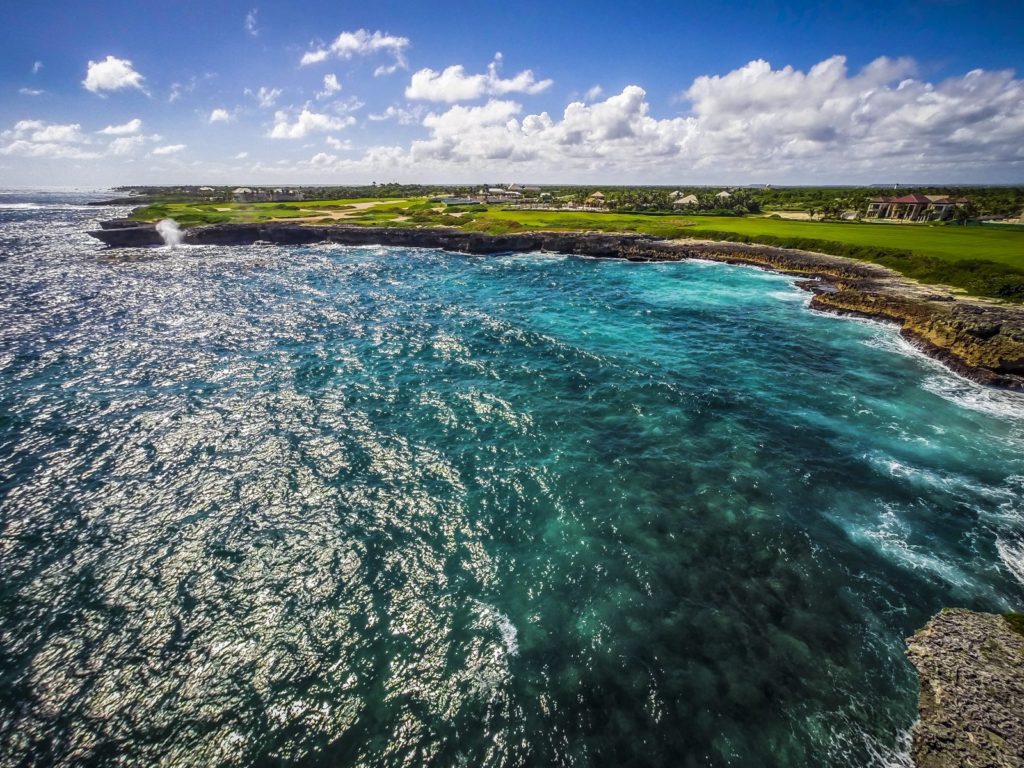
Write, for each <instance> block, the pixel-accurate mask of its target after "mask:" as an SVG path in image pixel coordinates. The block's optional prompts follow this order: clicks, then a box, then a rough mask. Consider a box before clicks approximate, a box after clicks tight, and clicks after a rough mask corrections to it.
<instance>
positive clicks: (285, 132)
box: [268, 107, 356, 139]
mask: <svg viewBox="0 0 1024 768" xmlns="http://www.w3.org/2000/svg"><path fill="white" fill-rule="evenodd" d="M355 121H356V120H355V118H354V117H352V116H350V115H349V116H345V117H335V116H334V115H326V114H322V113H320V112H313V111H311V110H310V109H308V108H306V107H303V109H302V111H301V112H300V113H299V115H298V117H296V118H295V120H289V116H288V112H287V111H285V110H278V111H277V112H275V113H274V127H273V128H272V129H271V130H270V133H269V134H268V135H269V136H270V138H272V139H302V138H305V137H306V136H308V135H309V134H310V133H325V132H327V131H340V130H341V129H342V128H346V127H348V126H350V125H352V124H353V123H355Z"/></svg>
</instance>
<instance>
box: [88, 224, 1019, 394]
mask: <svg viewBox="0 0 1024 768" xmlns="http://www.w3.org/2000/svg"><path fill="white" fill-rule="evenodd" d="M101 226H102V228H101V229H100V230H94V231H92V232H90V234H91V235H92V236H93V237H96V238H97V239H99V240H101V241H102V242H104V243H106V244H107V245H108V246H111V247H114V248H122V247H140V246H152V245H159V244H162V243H163V242H164V238H163V237H162V236H161V234H160V233H158V232H157V231H156V228H155V227H154V226H153V225H149V224H143V223H140V222H138V221H135V220H132V219H117V220H110V221H106V222H101ZM184 242H186V243H190V244H195V245H251V244H254V243H267V244H276V245H301V244H312V243H318V242H327V243H337V244H342V245H392V246H402V247H416V248H440V249H443V250H449V251H455V252H464V253H474V254H500V253H515V252H530V251H548V252H555V253H565V254H576V255H586V256H593V257H595V258H621V259H627V260H629V261H646V262H660V261H673V260H679V259H692V258H700V259H708V260H712V261H723V262H726V263H738V264H750V265H754V266H760V267H765V268H769V269H773V270H776V271H780V272H783V273H786V274H791V275H799V276H802V277H805V278H807V281H806V282H804V283H801V287H803V288H805V289H806V290H810V291H812V292H813V293H814V294H815V295H814V298H813V299H812V306H813V307H814V308H815V309H820V310H823V311H830V312H836V313H840V314H851V315H857V316H862V317H869V318H873V319H880V320H886V321H890V322H894V323H896V324H897V325H899V326H900V330H901V333H902V334H903V335H904V337H906V338H907V339H909V340H910V341H912V342H913V343H914V344H915V345H917V346H918V347H919V348H920V349H922V350H923V351H924V352H926V353H927V354H929V355H931V356H933V357H935V358H936V359H938V360H941V361H942V362H943V363H945V364H946V365H948V366H949V367H950V368H951V369H953V370H955V371H957V372H958V373H960V374H962V375H964V376H967V377H968V378H971V379H973V380H975V381H978V382H980V383H983V384H988V385H992V386H997V387H1004V388H1007V389H1016V390H1024V308H1022V307H1019V306H1016V305H1007V304H998V303H994V302H991V301H986V300H983V299H974V298H971V297H967V296H963V295H962V294H957V293H952V292H949V291H944V290H942V288H941V286H938V287H937V286H926V285H921V284H919V283H916V282H913V281H910V280H908V279H906V278H904V277H902V276H900V275H899V274H897V273H895V272H893V271H892V270H890V269H887V268H885V267H882V266H879V265H876V264H870V263H865V262H861V261H854V260H852V259H847V258H843V257H839V256H830V255H827V254H821V253H813V252H809V251H800V250H795V249H789V248H776V247H773V246H765V245H754V244H746V243H728V242H721V241H700V240H674V241H668V240H659V239H657V238H654V237H649V236H644V235H635V234H628V233H627V234H611V233H596V232H530V233H514V234H507V235H488V234H483V233H475V232H465V231H463V230H459V229H446V228H442V227H429V228H415V229H405V228H393V227H371V226H358V227H357V226H344V225H342V226H329V225H312V226H309V225H306V226H302V225H298V224H287V223H277V222H267V223H259V224H256V223H254V224H215V225H209V226H201V227H194V228H191V229H189V230H187V231H186V232H185V233H184Z"/></svg>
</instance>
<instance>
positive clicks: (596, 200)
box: [586, 191, 607, 208]
mask: <svg viewBox="0 0 1024 768" xmlns="http://www.w3.org/2000/svg"><path fill="white" fill-rule="evenodd" d="M586 203H587V205H589V206H591V207H593V208H604V207H605V206H606V205H607V202H606V201H605V199H604V192H600V191H598V192H593V193H591V194H590V195H589V196H588V197H587V201H586Z"/></svg>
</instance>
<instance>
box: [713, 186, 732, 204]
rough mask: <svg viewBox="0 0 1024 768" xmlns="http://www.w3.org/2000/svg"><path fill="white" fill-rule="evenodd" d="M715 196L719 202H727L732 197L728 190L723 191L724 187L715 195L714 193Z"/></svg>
mask: <svg viewBox="0 0 1024 768" xmlns="http://www.w3.org/2000/svg"><path fill="white" fill-rule="evenodd" d="M715 197H716V198H717V199H718V201H719V202H721V203H725V202H728V201H729V200H731V199H732V195H730V194H729V193H728V192H726V191H725V190H724V189H723V190H722V191H721V192H719V193H718V194H717V195H715Z"/></svg>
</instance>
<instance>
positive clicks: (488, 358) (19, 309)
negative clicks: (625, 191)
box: [0, 193, 1024, 766]
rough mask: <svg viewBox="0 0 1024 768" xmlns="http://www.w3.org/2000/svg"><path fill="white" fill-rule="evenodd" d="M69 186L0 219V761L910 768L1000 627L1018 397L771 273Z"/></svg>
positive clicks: (1021, 537)
mask: <svg viewBox="0 0 1024 768" xmlns="http://www.w3.org/2000/svg"><path fill="white" fill-rule="evenodd" d="M85 199H86V196H75V195H69V194H62V195H28V194H15V193H8V194H4V195H0V280H2V291H0V564H2V569H0V763H2V764H3V765H43V764H54V763H57V764H66V765H72V764H74V765H86V764H88V765H99V764H115V763H116V764H119V765H139V766H148V765H153V764H156V763H158V762H161V763H163V764H168V765H170V764H174V765H196V766H200V765H202V766H206V765H218V764H220V765H278V764H298V763H301V764H303V765H324V766H334V765H366V766H398V765H438V766H447V765H466V766H476V765H488V766H492V765H493V766H504V765H510V766H512V765H524V766H525V765H567V766H593V765H608V764H622V765H671V766H697V765H714V766H718V765H733V766H762V765H763V766H820V765H844V766H869V765H870V766H879V765H901V764H904V763H905V761H906V733H907V730H908V729H909V727H910V726H911V725H912V723H913V720H914V716H915V707H916V685H917V684H916V678H915V676H914V674H913V671H912V669H911V667H910V666H909V665H908V663H907V662H906V661H905V659H904V655H903V650H904V646H903V638H904V637H906V636H908V635H909V634H911V633H912V632H913V631H914V630H915V629H917V628H918V627H920V626H921V625H922V624H923V623H924V622H925V621H926V620H927V619H928V617H929V616H930V615H931V614H932V613H934V612H935V611H937V610H938V609H939V608H941V607H943V606H947V605H959V606H967V607H971V608H976V609H984V610H1009V609H1011V608H1018V609H1019V608H1020V607H1021V606H1022V605H1024V586H1022V581H1021V580H1020V579H1022V578H1024V501H1022V497H1024V397H1022V396H1019V395H1013V394H1009V393H1001V392H996V391H991V390H986V389H984V388H981V387H979V386H976V385H974V384H971V383H969V382H966V381H964V380H962V379H960V378H958V377H956V376H954V375H952V374H951V373H949V372H947V371H945V370H944V369H942V368H941V367H939V366H938V365H937V364H936V363H934V362H932V361H929V360H927V359H925V358H923V357H921V356H920V355H918V354H916V353H915V352H914V351H913V350H911V349H910V348H909V347H907V346H906V345H905V344H904V343H903V342H902V341H901V340H900V339H899V337H898V335H897V334H896V332H895V331H894V330H893V329H891V328H887V327H883V326H880V325H876V324H870V323H863V322H857V321H852V320H847V319H839V318H834V317H829V316H823V315H819V314H816V313H813V312H811V311H810V310H809V309H807V306H806V298H807V297H806V295H805V294H803V293H801V292H800V291H798V290H796V289H795V288H794V287H793V286H792V284H791V280H790V279H789V278H786V277H782V276H779V275H774V274H770V273H767V272H763V271H758V270H754V269H749V268H741V267H729V266H723V265H713V264H705V263H700V262H684V263H676V264H657V265H655V264H630V263H626V262H615V261H598V260H590V259H581V258H570V257H562V256H551V255H539V254H538V255H517V256H498V257H473V256H465V255H459V254H447V253H442V252H436V251H428V250H403V249H383V248H344V247H333V246H332V247H328V246H317V247H302V248H276V247H253V248H216V247H208V248H207V247H203V248H187V249H182V250H175V251H166V250H150V251H134V252H126V253H119V254H116V255H115V254H111V253H104V252H102V251H101V250H100V247H99V246H98V244H96V243H95V242H94V241H91V240H90V239H89V238H87V237H86V236H84V234H83V230H84V229H86V228H87V227H88V225H89V224H90V223H91V222H94V221H95V220H96V219H98V218H103V217H108V216H111V215H115V214H118V213H121V212H122V211H119V210H114V209H95V208H86V207H80V206H78V204H79V203H81V202H83V201H84V200H85ZM68 203H70V204H71V205H70V206H69V205H68ZM1014 570H1016V575H1015V573H1014Z"/></svg>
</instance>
